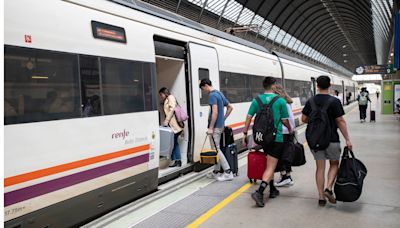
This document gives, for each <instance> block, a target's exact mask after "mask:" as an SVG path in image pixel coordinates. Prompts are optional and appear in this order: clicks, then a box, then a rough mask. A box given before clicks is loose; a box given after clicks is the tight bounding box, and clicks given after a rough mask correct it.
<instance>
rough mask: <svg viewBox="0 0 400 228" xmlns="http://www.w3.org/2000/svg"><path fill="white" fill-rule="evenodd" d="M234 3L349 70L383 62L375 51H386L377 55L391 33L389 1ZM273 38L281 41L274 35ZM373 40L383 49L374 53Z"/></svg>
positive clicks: (260, 0)
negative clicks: (378, 58)
mask: <svg viewBox="0 0 400 228" xmlns="http://www.w3.org/2000/svg"><path fill="white" fill-rule="evenodd" d="M236 1H237V2H238V3H240V4H241V5H242V6H243V7H246V8H248V9H249V10H251V11H252V12H254V13H256V14H257V15H259V16H261V17H262V18H264V19H266V20H268V21H270V22H272V24H273V25H274V26H277V27H279V28H280V29H281V30H284V31H285V32H287V33H289V34H291V35H292V36H294V37H296V38H297V39H299V40H301V41H302V42H304V43H306V44H307V45H309V46H310V47H312V48H314V49H316V50H317V51H319V52H320V53H322V54H324V55H325V56H327V57H329V58H330V59H332V60H333V61H335V62H337V63H339V64H340V65H342V66H344V67H345V68H347V69H348V70H350V71H353V70H354V69H355V67H356V66H358V65H374V64H377V62H383V61H381V60H377V53H376V52H382V51H383V52H386V53H383V54H382V53H379V54H378V56H381V55H385V56H387V54H388V48H389V47H390V43H391V37H392V30H393V20H392V17H393V13H394V10H393V1H388V0H298V1H291V0H269V1H264V0H251V1H249V0H236ZM276 39H283V38H278V36H277V37H276ZM276 39H275V40H274V41H275V42H276ZM375 39H376V40H375ZM375 41H376V42H378V43H383V46H385V47H386V48H385V50H382V49H379V50H377V49H376V48H375ZM379 48H384V47H382V45H381V46H380V47H379ZM385 62H386V61H385Z"/></svg>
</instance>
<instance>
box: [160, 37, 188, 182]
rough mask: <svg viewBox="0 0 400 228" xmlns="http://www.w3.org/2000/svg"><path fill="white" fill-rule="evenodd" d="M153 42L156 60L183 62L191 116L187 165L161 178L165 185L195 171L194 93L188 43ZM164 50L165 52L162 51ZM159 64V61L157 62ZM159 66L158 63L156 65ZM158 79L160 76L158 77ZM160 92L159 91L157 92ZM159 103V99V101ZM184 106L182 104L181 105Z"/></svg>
mask: <svg viewBox="0 0 400 228" xmlns="http://www.w3.org/2000/svg"><path fill="white" fill-rule="evenodd" d="M153 41H154V48H155V59H156V60H157V59H158V60H160V59H162V58H164V57H165V59H168V58H169V59H170V60H174V59H175V60H177V61H178V60H179V61H182V62H183V68H184V69H183V71H184V78H185V85H186V90H185V94H186V106H184V107H186V108H187V112H188V115H189V120H188V121H186V125H187V128H186V130H187V132H184V134H186V135H187V136H188V137H187V141H188V144H187V154H186V157H187V164H186V165H185V166H182V167H181V168H180V169H177V170H173V171H171V172H168V173H167V174H166V175H163V176H161V177H159V184H162V183H165V182H167V181H169V180H171V179H173V178H176V177H178V176H180V175H181V174H186V173H188V172H191V171H192V170H193V152H192V151H193V145H192V144H193V143H192V142H193V135H194V129H193V127H192V126H193V120H192V118H191V117H192V116H193V104H192V91H191V87H192V86H191V78H190V74H189V64H188V57H187V49H186V45H187V43H186V42H184V41H178V40H173V39H171V38H167V37H163V36H158V35H154V36H153ZM157 42H158V43H159V44H161V45H165V46H168V45H174V46H176V47H178V49H181V50H178V49H176V50H174V49H173V48H171V49H168V47H166V48H165V49H163V48H162V47H161V49H160V46H159V47H158V50H157ZM162 49H163V50H162ZM156 62H157V61H156ZM156 64H157V63H156ZM157 77H158V76H157ZM158 80H159V79H158V78H157V79H156V81H157V83H156V85H155V86H156V87H157V88H158V87H159V85H158ZM157 92H158V90H157ZM157 101H158V99H157ZM181 105H182V104H181Z"/></svg>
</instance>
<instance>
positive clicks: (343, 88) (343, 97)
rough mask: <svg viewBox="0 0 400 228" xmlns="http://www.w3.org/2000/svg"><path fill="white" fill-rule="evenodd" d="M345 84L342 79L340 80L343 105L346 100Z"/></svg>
mask: <svg viewBox="0 0 400 228" xmlns="http://www.w3.org/2000/svg"><path fill="white" fill-rule="evenodd" d="M345 93H346V92H345V86H344V80H342V101H343V105H344V102H345V101H346V100H345Z"/></svg>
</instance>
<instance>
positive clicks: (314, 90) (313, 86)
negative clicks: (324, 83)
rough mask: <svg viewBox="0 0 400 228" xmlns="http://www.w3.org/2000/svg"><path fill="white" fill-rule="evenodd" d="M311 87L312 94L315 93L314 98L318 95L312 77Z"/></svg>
mask: <svg viewBox="0 0 400 228" xmlns="http://www.w3.org/2000/svg"><path fill="white" fill-rule="evenodd" d="M311 85H312V88H311V89H312V92H313V96H315V95H316V94H317V87H316V86H315V78H314V77H311Z"/></svg>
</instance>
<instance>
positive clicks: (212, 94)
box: [200, 79, 233, 181]
mask: <svg viewBox="0 0 400 228" xmlns="http://www.w3.org/2000/svg"><path fill="white" fill-rule="evenodd" d="M200 89H201V90H202V91H204V92H205V93H207V94H209V98H208V104H209V105H210V112H209V116H208V126H207V127H208V130H207V134H208V135H211V137H213V138H214V140H211V145H213V146H214V147H215V148H216V150H217V151H218V157H219V161H218V163H217V164H215V166H214V171H213V172H212V173H209V174H207V177H208V178H215V179H217V180H218V181H229V180H233V172H232V171H231V168H230V166H229V163H228V161H227V160H226V157H225V156H224V153H223V152H222V151H221V148H220V141H221V135H222V133H223V131H224V127H225V120H226V119H227V118H228V116H229V115H230V114H231V112H232V110H233V107H232V105H231V104H230V103H229V101H228V99H226V97H225V96H224V94H222V93H221V92H220V91H218V90H216V89H214V88H213V87H212V82H211V81H210V80H209V79H202V80H201V81H200ZM225 107H226V108H227V110H226V113H225V115H224V108H225ZM213 141H214V142H215V145H214V142H213ZM221 166H222V169H223V171H224V172H223V173H220V170H221Z"/></svg>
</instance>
